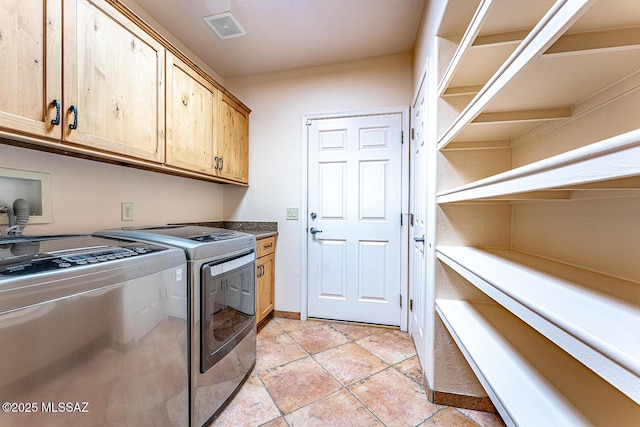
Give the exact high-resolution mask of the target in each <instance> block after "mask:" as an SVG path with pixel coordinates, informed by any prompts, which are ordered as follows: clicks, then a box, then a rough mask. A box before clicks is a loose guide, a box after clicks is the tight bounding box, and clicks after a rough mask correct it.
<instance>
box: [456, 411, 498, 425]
mask: <svg viewBox="0 0 640 427" xmlns="http://www.w3.org/2000/svg"><path fill="white" fill-rule="evenodd" d="M458 411H460V412H461V413H463V414H464V415H466V416H467V417H469V418H471V419H472V420H473V421H475V422H476V424H478V425H479V426H481V427H504V425H505V424H504V421H502V418H500V416H499V415H497V414H491V413H489V412H482V411H473V410H471V409H458Z"/></svg>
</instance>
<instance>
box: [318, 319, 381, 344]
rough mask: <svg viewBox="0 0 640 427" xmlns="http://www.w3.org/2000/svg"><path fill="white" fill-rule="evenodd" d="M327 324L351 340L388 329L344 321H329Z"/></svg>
mask: <svg viewBox="0 0 640 427" xmlns="http://www.w3.org/2000/svg"><path fill="white" fill-rule="evenodd" d="M329 325H330V326H331V327H332V328H333V329H335V330H336V331H338V332H341V333H342V334H344V336H346V337H347V338H348V339H349V340H351V341H355V340H359V339H360V338H364V337H368V336H369V335H374V334H381V333H383V332H386V331H387V330H388V329H387V328H378V327H372V326H364V325H355V324H352V323H344V322H331V323H329Z"/></svg>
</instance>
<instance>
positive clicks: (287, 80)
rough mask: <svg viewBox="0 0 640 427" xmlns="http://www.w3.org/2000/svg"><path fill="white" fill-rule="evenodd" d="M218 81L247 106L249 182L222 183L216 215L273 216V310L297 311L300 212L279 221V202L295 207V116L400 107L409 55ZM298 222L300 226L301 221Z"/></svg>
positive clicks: (298, 120) (298, 189) (299, 131)
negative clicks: (239, 184) (238, 184)
mask: <svg viewBox="0 0 640 427" xmlns="http://www.w3.org/2000/svg"><path fill="white" fill-rule="evenodd" d="M225 86H226V87H227V88H228V89H229V90H230V91H231V92H232V93H233V94H234V95H236V96H237V97H238V98H239V99H241V100H242V101H243V102H244V103H245V104H246V105H248V106H249V108H251V109H252V112H251V116H250V120H249V123H250V125H249V183H250V187H249V188H237V187H232V186H226V187H225V188H224V218H225V219H226V220H229V221H277V222H278V231H279V236H278V243H277V252H276V301H275V303H276V304H275V305H276V307H275V308H276V310H279V311H289V312H296V313H297V312H300V310H301V301H300V286H301V284H302V279H301V263H302V261H303V260H302V259H301V254H300V249H301V244H302V242H303V239H304V238H306V233H304V232H303V227H304V226H305V225H306V222H305V221H306V218H300V220H299V221H291V220H289V221H287V220H286V216H285V214H286V208H287V207H297V208H300V209H302V207H303V206H304V204H305V203H306V201H305V200H302V191H303V188H302V183H301V176H302V173H303V172H304V171H305V170H306V164H305V161H304V159H302V158H301V156H302V151H301V150H302V145H301V144H303V143H304V139H303V131H304V130H305V129H303V125H302V118H303V116H304V115H308V114H318V113H335V112H344V111H356V110H358V111H359V110H366V109H373V108H381V107H391V106H400V105H408V104H409V103H410V102H411V94H412V90H413V78H412V55H411V54H409V53H406V54H398V55H390V56H384V57H379V58H372V59H367V60H362V61H354V62H349V63H345V64H338V65H331V66H324V67H313V68H305V69H300V70H294V71H287V72H282V73H274V74H268V75H260V76H252V77H251V76H250V77H242V78H234V79H232V78H228V79H226V80H225ZM303 222H304V224H305V225H303Z"/></svg>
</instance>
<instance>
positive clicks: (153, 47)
mask: <svg viewBox="0 0 640 427" xmlns="http://www.w3.org/2000/svg"><path fill="white" fill-rule="evenodd" d="M64 23H65V31H64V46H65V52H64V108H65V111H64V117H65V120H66V124H65V126H64V135H63V137H64V140H65V141H66V142H70V143H74V144H78V145H82V146H86V147H89V148H91V149H93V150H103V151H106V152H109V153H116V154H120V155H124V156H127V157H134V158H138V159H144V160H151V161H156V162H162V161H164V117H165V115H164V104H165V102H164V101H165V97H164V60H165V58H164V56H165V50H164V48H163V47H162V45H160V43H158V42H157V41H156V40H154V39H153V38H152V37H151V36H149V35H148V34H146V33H145V32H144V31H142V30H141V29H140V28H139V27H137V26H136V25H134V23H133V22H131V21H129V20H128V19H127V18H126V17H124V16H123V15H122V14H121V13H119V12H118V11H116V10H115V9H113V8H112V7H111V6H109V5H108V4H107V3H106V2H105V1H103V0H64ZM72 106H75V107H77V109H78V114H77V116H78V122H77V129H75V130H72V129H70V128H69V126H68V125H69V124H73V122H74V114H73V112H72V111H71V110H70V108H71V107H72Z"/></svg>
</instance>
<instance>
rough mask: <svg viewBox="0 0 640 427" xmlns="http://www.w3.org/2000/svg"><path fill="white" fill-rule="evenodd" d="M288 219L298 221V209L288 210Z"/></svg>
mask: <svg viewBox="0 0 640 427" xmlns="http://www.w3.org/2000/svg"><path fill="white" fill-rule="evenodd" d="M287 219H292V220H296V221H297V220H298V208H287Z"/></svg>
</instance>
